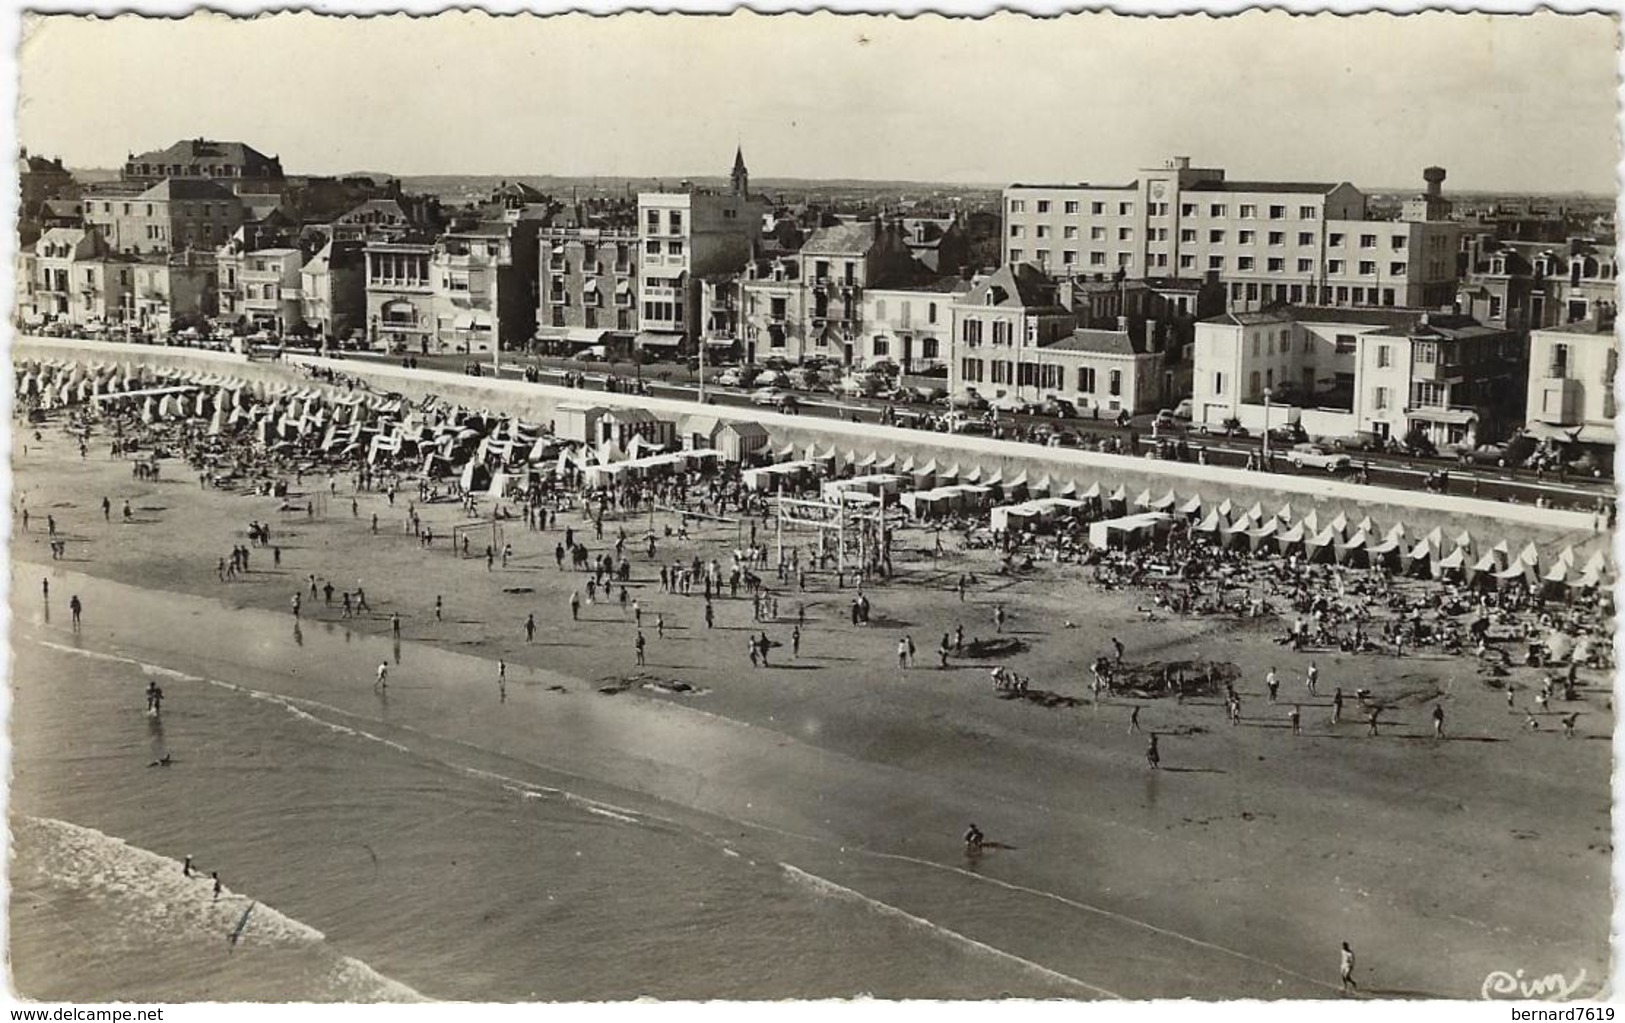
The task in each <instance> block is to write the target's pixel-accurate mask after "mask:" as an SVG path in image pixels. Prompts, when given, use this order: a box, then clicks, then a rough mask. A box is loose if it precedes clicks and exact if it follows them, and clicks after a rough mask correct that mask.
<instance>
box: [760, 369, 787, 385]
mask: <svg viewBox="0 0 1625 1023" xmlns="http://www.w3.org/2000/svg"><path fill="white" fill-rule="evenodd" d="M789 382H790V379H789V374H787V373H782V372H780V371H779V370H776V369H764V370H762V372H761V373H759V374H758V375H757V377H756V379H755V380H754V381H752V383H753V384H754V385H755V386H757V387H783V386H784V385H785V384H788V383H789Z"/></svg>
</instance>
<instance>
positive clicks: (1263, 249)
mask: <svg viewBox="0 0 1625 1023" xmlns="http://www.w3.org/2000/svg"><path fill="white" fill-rule="evenodd" d="M1423 177H1424V179H1425V181H1426V186H1427V188H1426V192H1425V193H1424V194H1422V195H1420V196H1418V197H1416V198H1414V199H1412V200H1410V201H1408V202H1406V203H1405V205H1404V210H1403V213H1402V214H1401V215H1400V219H1398V220H1370V219H1367V208H1366V196H1365V194H1364V193H1363V192H1361V191H1360V190H1359V189H1358V188H1355V187H1354V186H1353V185H1351V184H1349V183H1347V182H1342V183H1339V184H1317V183H1308V182H1293V181H1227V180H1225V176H1224V171H1223V170H1220V169H1218V168H1205V167H1192V166H1191V165H1190V158H1189V157H1184V156H1180V157H1175V158H1173V159H1171V160H1169V161H1167V162H1166V163H1165V164H1164V165H1163V166H1162V167H1159V168H1156V169H1152V170H1144V171H1142V172H1141V175H1140V178H1139V180H1137V181H1133V182H1130V183H1129V184H1126V185H1090V184H1075V185H1023V184H1016V185H1011V186H1009V187H1008V188H1006V189H1005V190H1004V244H1003V249H1004V256H1005V261H1006V262H1008V263H1010V264H1016V263H1031V264H1033V265H1035V266H1037V267H1038V268H1039V269H1041V270H1043V271H1044V272H1045V273H1047V274H1049V275H1051V276H1052V277H1074V278H1076V277H1084V278H1090V277H1095V276H1097V275H1102V276H1107V277H1109V276H1111V275H1114V274H1117V273H1118V272H1119V271H1121V272H1122V274H1123V276H1125V277H1129V278H1139V277H1204V276H1206V275H1207V274H1209V273H1210V272H1211V273H1216V274H1217V275H1218V277H1219V279H1220V280H1221V281H1222V282H1223V283H1224V284H1225V287H1226V292H1227V295H1228V297H1229V302H1230V308H1231V309H1232V310H1251V309H1258V308H1261V307H1263V306H1264V305H1267V304H1269V303H1271V302H1292V303H1296V304H1303V305H1321V306H1405V307H1411V308H1428V307H1433V308H1437V307H1440V306H1445V305H1449V304H1450V303H1451V302H1453V301H1454V300H1455V295H1456V253H1457V250H1458V248H1459V242H1458V237H1459V228H1458V226H1457V225H1456V224H1454V223H1452V222H1450V221H1449V219H1448V218H1449V216H1450V204H1449V203H1448V202H1446V201H1445V200H1444V199H1443V198H1442V196H1441V194H1440V188H1441V186H1442V184H1443V182H1444V177H1445V172H1444V171H1443V169H1441V168H1437V167H1430V168H1428V169H1427V170H1426V171H1424V172H1423Z"/></svg>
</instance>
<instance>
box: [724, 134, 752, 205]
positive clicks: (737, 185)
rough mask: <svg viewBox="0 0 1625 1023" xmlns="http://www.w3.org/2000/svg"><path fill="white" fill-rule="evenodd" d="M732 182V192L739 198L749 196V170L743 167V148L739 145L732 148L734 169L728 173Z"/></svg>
mask: <svg viewBox="0 0 1625 1023" xmlns="http://www.w3.org/2000/svg"><path fill="white" fill-rule="evenodd" d="M729 179H730V180H731V181H732V182H733V194H734V195H737V196H739V197H740V198H741V199H744V198H748V197H749V196H750V171H749V170H746V169H745V149H744V147H743V146H739V147H737V148H735V149H734V169H733V173H732V174H730V175H729Z"/></svg>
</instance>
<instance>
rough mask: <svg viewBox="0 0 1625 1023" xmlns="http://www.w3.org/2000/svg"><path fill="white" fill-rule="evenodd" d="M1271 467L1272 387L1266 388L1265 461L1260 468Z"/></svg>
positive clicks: (1266, 468)
mask: <svg viewBox="0 0 1625 1023" xmlns="http://www.w3.org/2000/svg"><path fill="white" fill-rule="evenodd" d="M1269 467H1270V389H1269V388H1268V387H1266V388H1264V461H1263V463H1262V464H1261V465H1260V466H1259V468H1261V469H1263V470H1265V471H1266V472H1267V471H1269Z"/></svg>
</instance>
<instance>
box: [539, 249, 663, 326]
mask: <svg viewBox="0 0 1625 1023" xmlns="http://www.w3.org/2000/svg"><path fill="white" fill-rule="evenodd" d="M540 245H541V258H540V260H539V266H540V271H539V272H540V286H539V289H538V290H539V293H540V308H539V309H538V312H537V328H536V331H537V337H538V338H541V339H543V340H556V341H563V342H573V343H577V344H596V343H598V342H599V341H600V340H601V339H602V337H603V335H604V333H605V332H606V331H619V332H624V333H628V334H631V333H636V331H637V329H638V308H637V289H638V256H639V252H640V251H641V247H640V245H639V237H638V233H637V230H636V228H634V227H633V226H632V225H631V224H630V223H627V224H625V225H618V226H608V227H551V226H550V227H543V228H541V229H540Z"/></svg>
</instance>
